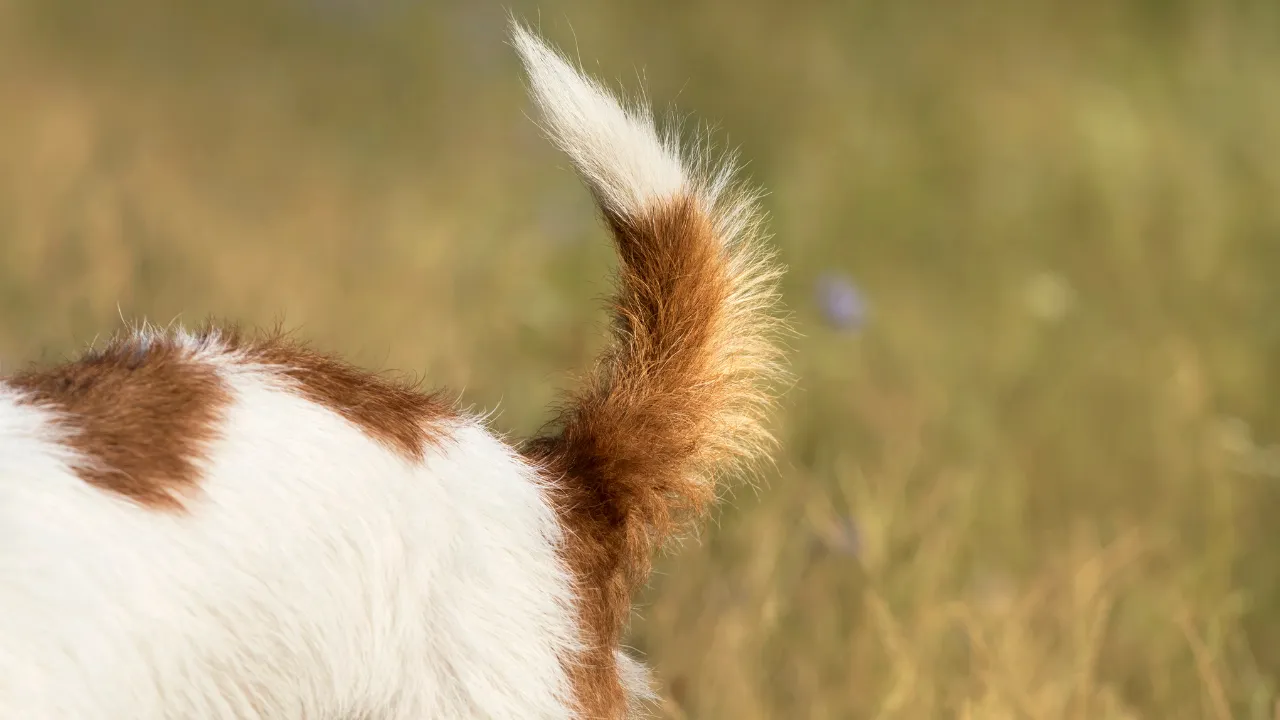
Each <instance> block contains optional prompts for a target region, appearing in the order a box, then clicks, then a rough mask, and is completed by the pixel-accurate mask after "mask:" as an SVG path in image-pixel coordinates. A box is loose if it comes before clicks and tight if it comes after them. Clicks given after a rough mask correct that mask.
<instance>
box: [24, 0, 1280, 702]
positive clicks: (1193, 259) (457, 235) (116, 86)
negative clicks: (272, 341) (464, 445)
mask: <svg viewBox="0 0 1280 720" xmlns="http://www.w3.org/2000/svg"><path fill="white" fill-rule="evenodd" d="M788 5H792V6H793V7H789V8H788V7H786V6H788ZM352 8H355V9H352ZM360 8H364V9H360ZM371 8H374V9H371ZM376 8H382V9H381V10H377V9H376ZM515 9H516V10H517V12H520V13H522V14H524V15H525V16H526V17H530V16H533V15H534V13H535V12H536V11H537V8H536V7H535V6H534V5H533V4H532V3H517V4H516V8H515ZM540 9H541V18H542V23H541V24H542V27H543V30H544V31H545V32H546V33H547V34H548V35H549V36H551V37H552V38H553V39H554V40H555V41H556V42H557V43H561V44H564V45H566V46H568V47H573V45H574V42H575V41H574V34H575V33H576V36H577V38H578V43H579V49H580V52H581V54H582V57H583V58H584V60H586V62H587V64H588V66H589V67H596V68H598V70H599V72H600V73H601V74H603V75H604V76H605V77H607V78H617V79H621V80H622V81H623V82H625V83H626V84H628V85H629V86H632V87H633V86H634V80H635V78H636V69H638V68H644V69H645V74H646V77H647V82H648V86H649V89H650V94H651V96H652V97H655V98H658V99H659V101H660V102H661V103H666V102H667V101H670V100H675V101H676V102H677V103H678V105H679V107H680V108H681V110H682V111H684V112H688V113H692V114H694V115H695V116H697V117H699V118H704V119H708V120H712V121H716V122H717V123H719V124H720V125H722V126H723V127H724V128H726V129H727V130H728V131H729V133H728V138H729V141H730V142H731V143H733V144H735V145H741V146H742V149H743V152H744V156H745V157H747V158H749V159H751V165H750V168H749V169H750V170H751V171H752V173H753V175H754V176H755V178H756V180H758V181H759V182H761V183H762V184H764V185H766V186H767V187H768V188H770V190H771V191H772V195H770V197H769V198H768V199H767V204H768V206H769V209H770V210H771V212H772V213H773V215H774V221H773V230H774V232H775V234H776V236H777V237H776V242H777V243H778V244H779V246H780V248H781V250H782V253H783V256H784V259H785V260H786V262H788V264H789V265H790V266H791V268H792V270H791V273H790V275H789V276H788V280H787V283H788V286H787V293H788V297H787V301H788V303H789V305H790V307H791V308H792V310H793V311H794V312H795V313H796V316H797V321H798V324H799V325H800V326H801V329H802V331H803V332H804V337H803V338H802V339H801V340H799V341H797V342H796V352H795V370H796V372H797V373H798V374H799V376H800V377H801V382H800V385H799V387H797V388H796V389H795V391H793V392H792V393H791V394H790V395H789V396H788V398H787V408H786V413H785V416H784V417H782V418H780V420H779V428H780V434H781V436H782V438H783V440H784V444H785V450H784V454H783V456H782V457H780V459H779V464H778V468H779V469H778V472H777V473H776V474H775V475H773V476H771V477H770V478H768V484H767V485H766V486H765V487H762V488H760V489H759V490H758V491H757V492H753V491H751V490H740V491H739V492H737V493H736V494H735V496H734V497H733V498H731V499H730V502H729V503H728V505H726V508H725V510H724V511H723V512H722V513H721V514H720V515H719V516H718V520H717V523H716V524H715V525H714V526H712V527H709V528H708V529H707V532H705V533H704V534H703V536H702V538H701V539H700V542H689V543H686V544H685V547H684V549H683V551H682V552H681V553H680V554H678V555H675V556H673V557H669V558H665V559H664V560H663V561H662V562H661V563H659V570H660V575H659V576H658V577H657V578H656V579H655V582H654V583H653V587H652V589H651V591H650V592H648V593H647V594H646V596H645V598H644V599H643V601H644V602H643V605H642V608H641V613H640V615H641V617H640V618H638V619H637V621H636V624H635V627H634V630H633V633H632V638H633V643H634V644H635V645H636V646H637V647H638V648H640V649H642V650H643V651H644V652H645V653H646V654H647V655H648V657H649V658H650V659H651V661H652V662H653V663H654V664H655V666H656V667H657V670H658V673H659V676H660V678H661V679H662V682H663V686H664V690H665V692H666V694H667V695H668V696H669V697H670V702H669V703H668V704H667V706H666V708H665V709H664V713H665V714H666V715H667V716H668V717H670V718H725V719H733V720H753V719H755V718H792V717H796V718H800V717H803V718H846V717H848V718H928V717H946V718H970V719H973V720H986V719H993V718H1033V719H1037V720H1038V719H1041V718H1045V719H1054V720H1056V719H1059V718H1061V719H1071V720H1076V719H1078V720H1093V719H1095V718H1096V719H1099V720H1108V719H1112V718H1115V719H1119V718H1126V719H1127V718H1152V719H1158V720H1164V719H1166V718H1169V719H1177V718H1212V719H1214V720H1217V719H1219V718H1272V717H1275V715H1276V712H1277V707H1276V702H1277V697H1280V695H1277V693H1278V692H1280V687H1277V671H1278V670H1280V551H1278V550H1277V548H1280V523H1278V522H1276V517H1277V511H1280V449H1278V448H1280V445H1277V444H1276V443H1277V442H1280V411H1278V408H1280V406H1278V405H1277V403H1276V399H1277V398H1280V382H1278V380H1280V313H1278V312H1277V308H1280V282H1278V281H1277V278H1278V277H1280V202H1277V198H1280V162H1278V161H1277V160H1278V159H1280V84H1278V83H1277V80H1276V78H1278V77H1280V10H1277V9H1276V7H1275V6H1274V4H1273V3H1265V2H1260V1H1254V2H1247V1H1244V0H1238V1H1234V2H1225V1H1224V2H1210V1H1209V0H1181V1H1177V2H1174V1H1170V2H1165V3H1158V2H1151V1H1146V2H1143V1H1141V0H1125V1H1106V0H1087V1H1081V2H1076V3H1049V2H1047V1H1041V0H1032V1H1029V2H1015V1H1014V0H1007V1H1006V0H992V1H989V2H982V3H977V2H974V3H957V2H944V1H943V0H937V1H935V2H925V0H896V1H890V0H854V1H853V2H848V3H830V4H827V5H826V6H825V7H819V5H818V4H816V3H815V4H811V5H808V6H801V5H799V4H792V3H769V2H764V0H734V1H733V2H730V1H729V0H706V1H704V2H697V3H688V4H677V3H660V4H650V3H627V4H612V3H611V4H606V3H589V2H570V1H568V0H564V1H557V2H546V3H541V5H540ZM503 21H504V15H503V11H502V8H501V7H499V6H497V5H492V6H490V5H489V4H488V3H463V2H457V3H452V4H445V3H431V4H416V3H407V2H405V3H397V2H391V0H380V1H379V2H374V1H372V0H370V1H369V2H366V3H363V4H361V3H358V2H354V1H353V2H343V0H287V1H286V0H278V1H277V2H274V3H255V2H249V1H248V0H228V1H227V2H223V3H194V2H192V3H166V2H160V0H118V1H117V2H114V3H111V4H109V5H104V4H101V3H88V2H74V1H72V0H7V1H0V108H3V109H4V110H3V112H0V362H2V363H3V366H4V367H6V368H9V367H13V366H15V365H17V364H19V363H24V362H27V361H29V360H32V359H41V358H50V357H57V356H59V355H61V354H63V353H66V352H68V351H70V350H72V349H73V348H75V347H77V346H80V345H82V344H84V343H86V342H88V341H90V340H92V338H93V337H94V336H95V335H105V334H107V333H109V332H111V331H112V330H113V329H114V328H115V326H116V323H117V321H118V314H119V313H121V312H123V314H125V315H126V316H129V317H137V316H146V317H148V318H149V319H151V320H153V321H159V322H166V321H168V320H170V319H171V318H174V317H177V316H179V315H181V316H182V318H183V319H185V320H187V321H195V320H198V319H201V318H202V317H203V316H204V315H205V314H207V313H209V312H216V313H217V314H219V315H222V316H226V317H230V318H232V319H236V320H239V321H242V322H246V323H259V324H269V323H272V322H274V321H275V320H277V319H280V318H281V317H283V319H284V321H285V322H286V323H287V324H289V325H292V326H296V327H300V328H301V329H300V332H301V334H303V335H304V336H307V337H310V338H312V339H314V340H315V341H316V342H318V343H320V344H323V345H327V346H329V347H333V348H335V349H337V350H341V351H344V352H347V353H349V354H351V355H352V356H354V357H355V358H356V359H357V360H358V361H360V362H362V363H365V364H367V365H371V366H379V367H393V368H401V369H408V370H412V371H415V372H421V373H426V374H427V376H428V381H429V382H430V383H432V384H443V385H449V386H452V387H456V388H458V389H459V390H460V391H464V397H465V398H466V399H467V400H468V401H469V402H474V403H475V404H477V405H478V406H481V407H486V408H492V407H494V406H498V407H499V408H500V409H501V415H500V416H499V419H498V422H499V424H500V425H501V426H503V427H504V428H507V429H511V430H513V431H517V432H522V433H523V432H528V431H530V430H532V429H533V428H534V427H536V426H537V424H538V423H540V422H541V421H542V420H544V419H545V409H544V408H545V404H546V402H547V401H548V400H549V399H550V398H551V397H552V395H553V392H554V390H555V389H556V387H557V386H559V385H561V384H563V383H564V382H565V381H566V375H565V373H566V372H567V371H572V370H578V369H580V368H582V367H583V366H584V364H585V363H586V361H587V360H588V359H589V358H590V357H591V356H592V354H593V353H594V352H595V350H596V349H597V348H598V347H599V344H600V341H601V338H600V330H601V329H602V328H600V327H599V324H600V323H601V322H602V320H603V316H602V314H601V309H600V308H599V307H598V305H597V304H593V302H592V301H593V300H594V299H596V298H597V297H598V296H600V295H601V294H602V293H603V292H604V291H605V287H606V286H605V284H604V280H605V276H606V272H607V270H608V268H609V265H610V263H611V262H612V258H611V256H610V252H609V248H608V246H607V243H606V242H605V240H604V234H603V231H602V230H601V229H600V228H598V227H597V226H596V225H595V223H594V220H593V218H592V215H591V206H590V202H589V199H588V198H587V197H586V194H585V193H584V192H583V191H582V190H580V189H579V188H578V186H577V184H576V181H575V180H574V178H573V177H572V175H571V174H570V173H568V172H566V171H565V170H564V168H563V161H562V160H561V159H560V158H559V157H558V156H557V155H556V153H555V152H554V150H552V149H551V148H550V147H549V146H547V145H546V144H545V143H544V142H543V141H542V140H541V139H540V138H539V137H538V136H537V133H536V130H535V128H534V127H533V124H532V123H531V122H530V121H529V120H528V119H527V118H525V117H524V116H523V115H522V114H521V113H522V112H524V111H527V109H528V105H527V103H526V101H525V100H524V99H523V96H522V94H521V88H520V86H519V76H518V73H517V66H516V61H515V58H514V56H513V53H512V52H511V51H510V48H508V47H506V46H505V45H503V41H504V38H503V35H502V32H503V27H504V25H503ZM570 25H572V27H570ZM597 60H598V62H597ZM831 271H840V272H846V273H848V274H850V275H852V276H853V277H854V278H856V279H857V282H858V284H859V286H860V288H861V290H862V292H863V294H864V295H865V297H866V298H867V299H868V301H869V314H868V318H867V321H866V323H865V326H864V327H862V328H861V329H860V330H859V331H857V332H856V333H850V332H840V331H838V330H836V329H833V328H829V327H827V326H825V325H824V323H823V322H822V317H821V312H820V308H819V307H818V305H817V303H816V302H815V300H814V297H813V284H814V282H815V281H816V279H817V278H818V277H819V276H820V275H822V274H823V273H826V272H831Z"/></svg>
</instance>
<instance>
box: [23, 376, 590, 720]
mask: <svg viewBox="0 0 1280 720" xmlns="http://www.w3.org/2000/svg"><path fill="white" fill-rule="evenodd" d="M220 365H221V367H220V369H219V372H220V374H221V375H222V377H223V378H224V379H225V380H226V382H227V383H228V385H229V386H230V387H231V388H232V389H233V392H234V402H233V404H232V406H231V408H230V411H229V413H228V415H227V417H226V419H225V421H224V424H223V427H222V433H223V437H222V439H220V440H219V441H218V442H217V444H216V445H215V446H214V448H213V450H212V453H211V454H210V460H209V462H208V464H207V467H205V468H204V473H205V477H204V479H203V481H202V483H201V489H200V492H199V493H198V494H196V495H195V496H194V497H192V498H191V499H188V501H187V513H186V514H185V515H183V514H172V513H165V512H161V511H156V510H150V509H145V508H141V507H138V506H136V505H133V504H131V503H129V502H127V501H125V500H123V499H121V498H119V497H116V496H114V495H112V494H110V493H108V492H104V491H100V490H97V489H95V488H93V487H91V486H89V485H87V484H85V483H84V482H83V481H82V480H80V479H79V478H78V477H76V476H75V474H74V472H73V471H72V469H71V462H72V461H73V457H72V455H71V454H70V453H69V451H67V450H66V449H65V447H64V446H63V445H62V444H61V443H60V442H59V440H60V434H59V432H58V431H57V430H56V429H55V427H54V426H53V425H52V424H51V422H52V420H53V418H52V416H51V415H49V414H48V413H46V412H44V411H41V410H36V409H33V408H31V407H29V406H24V405H20V404H18V403H17V397H16V395H15V393H13V392H12V391H8V390H5V391H3V393H0V717H3V718H24V719H25V718H31V719H32V720H35V719H38V718H49V719H51V720H52V719H55V718H56V719H62V718H67V719H70V718H100V719H102V720H115V719H117V718H118V719H119V720H125V719H126V718H128V719H130V720H135V719H138V718H146V719H151V718H155V719H159V718H174V719H177V718H209V719H215V718H272V719H281V720H283V719H286V718H299V719H301V718H308V719H321V720H324V719H332V720H346V719H348V718H376V719H382V718H387V719H392V718H404V719H405V720H409V719H413V720H419V719H423V718H567V717H569V716H570V713H569V711H568V709H567V705H566V703H565V698H566V697H567V692H568V688H567V686H566V684H565V679H564V677H563V673H562V671H561V669H560V664H559V661H558V658H559V657H560V656H561V655H562V654H565V653H567V652H568V651H571V650H573V649H574V648H575V647H576V642H577V639H576V628H575V626H574V624H573V619H572V616H571V614H570V611H569V609H568V608H570V607H571V597H570V580H569V578H568V577H567V575H566V573H565V570H564V568H563V567H562V566H561V564H560V562H559V560H558V558H557V555H556V550H555V548H556V543H557V542H558V539H559V533H560V529H559V526H558V525H557V523H556V519H555V516H554V513H553V511H552V509H551V508H550V506H549V505H548V504H547V502H546V501H545V499H544V496H543V488H542V487H541V484H540V482H539V480H538V478H537V476H536V475H535V474H534V473H533V472H532V471H531V470H530V468H528V467H527V466H525V465H524V464H523V463H522V462H521V461H520V460H519V459H518V458H517V457H515V456H514V455H513V454H512V452H511V451H509V450H508V449H507V447H506V446H505V445H504V444H503V443H501V442H500V441H499V440H497V439H496V438H494V437H493V436H492V435H490V434H489V433H488V432H486V431H485V430H484V429H483V428H482V427H480V426H479V425H477V424H474V423H471V422H461V423H459V424H457V426H456V427H454V428H453V430H452V434H451V437H450V438H449V440H448V441H446V442H445V443H444V444H443V445H442V446H440V447H439V448H437V449H434V450H432V451H431V452H430V453H429V457H428V458H427V460H426V461H425V462H424V463H422V464H421V465H416V464H413V463H410V462H408V461H405V460H403V459H401V458H400V457H399V456H398V455H396V454H394V453H391V452H389V451H388V450H387V449H385V448H384V447H382V446H381V445H378V444H377V443H375V442H374V441H372V440H371V439H369V438H368V437H367V436H366V435H364V434H363V433H362V432H361V431H360V430H359V429H357V428H356V427H354V426H352V425H350V424H349V423H348V422H347V421H345V420H344V419H342V418H341V417H339V416H338V415H336V414H334V413H332V412H330V411H328V410H326V409H324V408H321V407H319V406H317V405H314V404H312V403H310V402H308V401H306V400H304V399H302V398H301V397H300V396H299V395H298V394H296V393H294V392H291V391H290V390H289V389H287V388H286V387H284V386H282V385H281V384H280V383H279V382H278V381H276V380H274V379H273V377H272V376H271V375H270V374H267V373H264V372H262V371H261V370H260V369H256V368H254V367H252V366H242V365H239V364H237V363H235V362H223V363H221V364H220ZM0 387H2V386H0Z"/></svg>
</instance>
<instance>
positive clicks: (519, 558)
mask: <svg viewBox="0 0 1280 720" xmlns="http://www.w3.org/2000/svg"><path fill="white" fill-rule="evenodd" d="M513 37H514V44H515V46H516V48H517V50H518V51H519V54H520V56H521V58H522V59H523V60H524V63H525V67H526V68H527V70H528V73H529V83H530V87H531V90H532V92H533V95H534V97H535V99H536V100H537V102H538V104H539V106H540V107H541V108H542V110H543V112H544V126H545V128H546V130H547V131H548V134H549V135H550V137H551V138H552V139H553V140H555V141H556V142H557V143H558V144H559V145H560V146H561V147H562V148H563V149H564V150H565V152H566V153H567V154H568V156H569V157H570V159H571V160H572V161H573V163H574V165H575V167H576V168H577V169H578V170H579V172H580V173H581V175H582V177H583V178H584V180H585V181H586V183H587V185H588V187H589V188H590V189H591V191H592V192H593V193H594V195H595V197H596V198H597V200H598V201H599V204H600V208H601V211H602V214H603V216H604V219H605V222H606V224H607V226H608V227H609V229H610V231H611V232H612V234H613V237H614V240H615V242H616V245H617V248H618V253H619V260H620V263H619V271H618V291H617V295H616V299H615V301H614V315H615V323H614V329H613V344H612V346H611V348H610V349H609V350H608V351H607V352H606V354H605V355H604V356H603V357H602V358H601V360H600V362H599V364H598V366H597V367H596V368H595V369H594V370H593V371H592V372H591V373H590V375H589V377H588V378H586V380H585V381H584V383H583V385H582V387H581V389H579V390H578V391H577V392H575V393H574V394H572V395H571V396H570V397H568V398H566V399H565V401H564V402H563V403H562V406H561V408H560V413H559V415H558V417H557V419H556V421H555V422H554V423H553V424H551V425H550V426H549V428H548V429H547V431H546V432H544V433H542V434H541V435H539V436H538V437H536V438H534V439H532V440H531V441H529V442H528V443H526V444H525V445H524V446H523V447H522V448H520V449H516V448H513V447H511V446H509V445H508V444H506V443H504V442H503V441H502V440H501V439H500V438H498V437H496V436H495V435H494V434H493V433H492V432H490V431H489V430H487V429H486V428H485V427H484V426H483V424H482V422H481V421H480V420H478V419H476V418H472V417H468V416H466V415H464V414H462V413H460V412H458V411H456V410H455V409H453V408H451V407H450V406H449V405H447V404H445V403H443V402H441V401H440V400H439V397H438V396H437V395H428V394H422V393H420V392H418V391H417V390H415V389H414V388H411V387H407V386H403V385H400V384H397V383H394V382H391V381H388V380H386V379H384V378H381V377H379V376H377V375H373V374H370V373H367V372H364V371H362V370H359V369H357V368H354V367H352V366H350V365H347V364H345V363H343V362H341V361H340V360H337V359H335V358H331V357H329V356H326V355H324V354H321V353H317V352H315V351H312V350H309V349H307V348H304V347H301V346H299V345H297V344H294V343H292V342H290V341H288V340H287V339H285V338H282V337H280V336H278V335H268V336H264V337H260V338H250V337H244V336H242V335H240V334H239V333H236V332H233V331H227V330H218V329H213V328H210V329H205V330H201V331H197V332H186V331H182V330H177V331H172V332H159V331H154V330H150V329H145V328H144V329H141V330H137V331H133V332H131V333H128V334H126V335H125V336H123V337H122V338H121V339H119V340H117V341H114V342H112V343H110V344H108V345H107V346H106V347H105V348H102V349H99V350H97V351H94V352H90V353H87V354H86V355H85V356H83V357H82V358H80V359H78V360H75V361H72V362H69V363H66V364H64V365H61V366H57V367H52V368H45V369H37V370H31V371H28V372H24V373H21V374H18V375H15V376H12V377H9V378H7V379H0V717H3V718H11V717H12V718H32V719H33V720H35V719H48V720H71V719H73V718H74V719H80V718H95V719H98V718H100V719H102V720H125V719H126V718H128V719H130V720H135V719H139V718H141V719H143V720H162V719H164V720H168V719H173V720H178V719H190V718H202V719H217V718H228V719H231V718H235V719H242V718H244V719H254V718H258V719H263V720H265V719H267V718H270V719H272V720H282V719H295V718H296V719H298V720H303V719H306V720H401V719H402V720H426V719H428V718H431V719H444V718H450V719H452V718H458V719H477V720H479V719H481V718H494V719H498V718H539V719H553V718H557V719H558V718H564V719H566V720H567V719H568V718H578V719H582V720H585V719H587V718H591V719H609V720H612V719H615V718H623V717H627V716H628V715H632V714H635V713H637V712H639V710H640V709H641V707H642V706H643V701H644V700H646V699H648V698H650V697H651V693H650V691H649V688H648V681H647V679H646V671H645V670H644V668H643V666H642V665H641V664H640V663H638V662H636V661H635V660H633V659H631V658H628V657H627V656H625V655H624V654H622V653H621V651H620V641H621V636H622V632H623V629H624V625H625V623H626V620H627V617H628V614H629V611H630V596H631V593H632V592H633V590H634V589H635V588H636V586H637V585H638V584H640V583H642V582H643V581H644V580H645V579H646V577H647V575H648V571H649V561H650V555H651V553H652V551H653V550H654V548H655V547H656V546H658V545H659V544H661V543H662V542H663V541H664V540H665V539H666V538H668V537H669V536H670V535H671V534H672V533H674V532H676V531H678V530H679V529H680V528H681V527H682V526H683V523H684V522H685V521H687V520H690V519H693V518H696V517H697V516H698V515H699V514H701V513H702V512H703V511H704V510H705V509H706V508H707V507H708V505H709V504H710V503H711V502H712V501H713V500H714V499H715V496H716V493H717V490H716V489H717V487H718V482H719V480H720V478H722V477H723V476H724V475H725V474H726V473H731V472H736V471H738V470H740V469H742V468H744V467H745V466H748V465H750V464H751V463H752V462H754V461H756V460H760V459H763V458H764V457H766V453H767V450H768V449H769V446H770V439H769V435H768V433H767V432H766V430H765V426H764V419H765V417H766V411H767V409H768V407H769V403H770V394H769V391H768V388H769V383H770V381H772V380H775V379H777V377H779V376H780V374H781V370H780V355H779V353H778V350H777V347H776V345H775V344H774V343H773V342H772V340H771V338H772V336H773V333H774V332H775V331H776V330H777V329H779V325H778V322H777V321H776V320H775V319H774V317H773V315H772V314H771V309H772V306H773V304H774V301H775V294H774V283H775V280H776V278H777V274H778V270H777V269H776V268H775V266H774V265H773V264H772V262H771V260H770V258H769V256H768V254H767V253H765V252H764V251H762V250H761V249H760V239H761V238H760V227H761V223H760V215H759V212H758V210H757V208H756V203H755V196H754V195H753V194H752V193H750V192H747V191H744V190H742V189H740V188H738V187H737V186H735V185H733V184H732V182H731V178H732V172H731V168H730V167H729V165H728V164H725V165H722V166H717V167H715V168H713V167H712V166H711V163H709V162H708V160H707V158H706V157H705V156H704V155H702V154H701V153H702V152H703V150H701V149H698V148H694V149H691V150H688V151H682V150H681V149H680V146H679V144H678V143H677V142H676V140H675V139H674V137H672V136H663V135H660V134H658V132H657V131H656V129H655V127H654V125H653V122H652V119H651V117H650V115H649V114H648V111H647V110H645V109H643V107H642V106H640V105H635V106H630V107H628V106H625V105H623V104H620V103H619V102H618V101H616V100H615V99H614V98H613V97H612V96H611V95H610V94H609V93H608V92H606V91H605V90H604V89H603V88H602V87H601V86H599V85H597V84H595V83H594V82H592V81H591V80H589V79H588V78H586V77H585V76H583V75H581V74H579V73H578V72H577V70H576V69H575V68H574V67H573V66H571V65H569V64H568V63H567V62H565V61H564V60H563V59H562V58H561V57H560V56H559V55H557V54H556V53H555V52H553V51H552V50H550V49H548V48H547V47H546V46H545V45H543V44H542V43H541V42H540V41H539V40H538V39H536V38H535V37H534V36H533V35H531V34H530V33H529V32H527V31H526V30H524V29H523V28H521V27H519V26H518V25H513Z"/></svg>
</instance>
